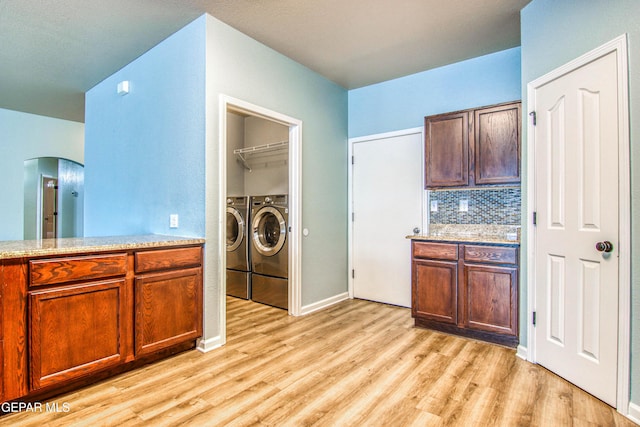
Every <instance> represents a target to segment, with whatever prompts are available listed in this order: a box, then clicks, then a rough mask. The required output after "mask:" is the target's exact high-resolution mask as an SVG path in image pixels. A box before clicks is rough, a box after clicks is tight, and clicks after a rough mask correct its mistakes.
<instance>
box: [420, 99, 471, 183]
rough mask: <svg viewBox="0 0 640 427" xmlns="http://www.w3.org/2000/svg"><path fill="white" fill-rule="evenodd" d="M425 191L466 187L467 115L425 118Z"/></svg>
mask: <svg viewBox="0 0 640 427" xmlns="http://www.w3.org/2000/svg"><path fill="white" fill-rule="evenodd" d="M425 173H426V181H425V183H426V187H427V188H438V187H459V186H464V185H468V184H469V113H468V112H466V111H463V112H457V113H450V114H441V115H438V116H430V117H426V118H425Z"/></svg>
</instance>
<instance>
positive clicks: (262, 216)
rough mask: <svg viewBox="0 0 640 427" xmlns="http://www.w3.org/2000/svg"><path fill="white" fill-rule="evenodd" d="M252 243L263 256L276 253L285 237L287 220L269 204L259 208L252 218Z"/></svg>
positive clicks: (282, 244)
mask: <svg viewBox="0 0 640 427" xmlns="http://www.w3.org/2000/svg"><path fill="white" fill-rule="evenodd" d="M252 225H253V227H252V228H253V245H254V246H255V248H256V250H257V251H258V252H259V253H260V254H262V255H265V256H273V255H275V254H277V253H278V252H279V251H280V249H282V246H284V242H285V239H286V237H287V222H286V221H285V219H284V217H283V216H282V214H281V213H280V211H279V210H278V209H276V208H273V207H271V206H267V207H264V208H262V209H260V210H259V211H258V212H257V213H256V215H255V217H254V218H253V222H252Z"/></svg>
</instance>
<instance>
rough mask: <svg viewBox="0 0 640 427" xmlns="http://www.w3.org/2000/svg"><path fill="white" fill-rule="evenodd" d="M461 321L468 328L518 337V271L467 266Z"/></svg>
mask: <svg viewBox="0 0 640 427" xmlns="http://www.w3.org/2000/svg"><path fill="white" fill-rule="evenodd" d="M463 274H464V277H463V278H462V279H463V280H462V283H461V285H462V288H463V289H462V290H461V293H462V295H461V296H462V299H463V303H462V307H464V313H463V314H462V317H463V319H462V322H463V324H464V326H465V327H466V328H469V329H476V330H480V331H487V332H497V333H500V334H508V335H517V334H518V317H517V314H518V269H517V268H516V267H497V266H488V265H471V264H465V265H464V273H463Z"/></svg>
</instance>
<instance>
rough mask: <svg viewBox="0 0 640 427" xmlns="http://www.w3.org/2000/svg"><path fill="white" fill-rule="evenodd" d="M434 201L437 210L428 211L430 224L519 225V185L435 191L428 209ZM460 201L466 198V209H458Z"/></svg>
mask: <svg viewBox="0 0 640 427" xmlns="http://www.w3.org/2000/svg"><path fill="white" fill-rule="evenodd" d="M434 200H436V201H437V202H438V211H437V212H429V223H430V224H500V225H520V200H521V191H520V188H515V187H511V188H487V189H473V190H434V191H430V192H429V202H430V205H429V206H428V207H427V208H428V209H430V206H431V202H433V201H434ZM460 200H467V201H468V211H467V212H460V209H459V207H460Z"/></svg>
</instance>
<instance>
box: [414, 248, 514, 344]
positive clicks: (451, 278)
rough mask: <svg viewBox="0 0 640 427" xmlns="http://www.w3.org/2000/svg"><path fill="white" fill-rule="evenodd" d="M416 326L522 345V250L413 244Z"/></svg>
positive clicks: (500, 342)
mask: <svg viewBox="0 0 640 427" xmlns="http://www.w3.org/2000/svg"><path fill="white" fill-rule="evenodd" d="M411 313H412V316H413V317H414V319H415V324H416V326H422V327H428V328H433V329H438V330H442V331H445V332H449V333H455V334H459V335H464V336H469V337H474V338H478V339H483V340H486V341H490V342H495V343H499V344H504V345H509V346H512V347H515V346H517V344H518V247H517V246H492V245H477V244H474V245H467V244H457V243H436V242H423V241H413V242H412V303H411Z"/></svg>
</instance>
